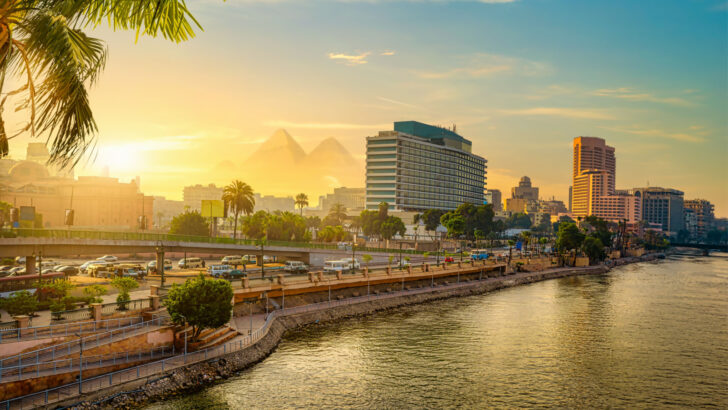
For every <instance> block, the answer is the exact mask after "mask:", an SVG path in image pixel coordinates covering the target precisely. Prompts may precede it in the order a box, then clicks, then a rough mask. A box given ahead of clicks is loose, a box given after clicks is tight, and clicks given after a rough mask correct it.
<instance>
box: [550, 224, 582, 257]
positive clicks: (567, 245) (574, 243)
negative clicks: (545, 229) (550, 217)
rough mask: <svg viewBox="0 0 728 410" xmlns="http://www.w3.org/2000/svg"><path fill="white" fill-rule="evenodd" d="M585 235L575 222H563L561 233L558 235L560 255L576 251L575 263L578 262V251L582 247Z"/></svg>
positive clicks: (557, 243)
mask: <svg viewBox="0 0 728 410" xmlns="http://www.w3.org/2000/svg"><path fill="white" fill-rule="evenodd" d="M584 238H585V235H584V234H583V233H582V232H581V231H580V230H579V228H578V227H577V226H576V224H575V223H573V222H562V223H560V224H559V232H558V233H557V234H556V249H558V251H559V253H560V254H562V255H563V254H566V253H568V252H569V251H572V250H573V251H574V261H575V262H576V250H577V249H579V248H580V247H581V244H582V243H583V242H584Z"/></svg>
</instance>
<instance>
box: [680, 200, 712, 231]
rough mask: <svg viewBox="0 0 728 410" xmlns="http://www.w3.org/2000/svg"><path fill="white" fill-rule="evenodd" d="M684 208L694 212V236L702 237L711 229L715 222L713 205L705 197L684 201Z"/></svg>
mask: <svg viewBox="0 0 728 410" xmlns="http://www.w3.org/2000/svg"><path fill="white" fill-rule="evenodd" d="M684 205H685V209H690V210H692V212H693V213H694V215H695V216H694V220H695V228H694V229H693V231H694V235H693V237H694V238H704V237H705V236H706V235H707V234H708V232H709V231H710V230H711V229H713V225H714V223H715V215H714V210H715V207H714V206H713V204H711V203H710V201H706V200H705V199H690V200H687V201H685V202H684Z"/></svg>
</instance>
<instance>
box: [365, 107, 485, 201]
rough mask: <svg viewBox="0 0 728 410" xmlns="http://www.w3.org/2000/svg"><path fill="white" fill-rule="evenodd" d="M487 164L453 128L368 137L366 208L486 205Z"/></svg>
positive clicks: (413, 127)
mask: <svg viewBox="0 0 728 410" xmlns="http://www.w3.org/2000/svg"><path fill="white" fill-rule="evenodd" d="M486 164H487V160H486V159H485V158H483V157H480V156H477V155H475V154H473V153H472V143H471V142H470V141H469V140H467V139H465V138H463V137H462V136H460V135H459V134H458V133H457V132H456V131H455V127H454V126H453V129H447V128H442V127H435V126H432V125H427V124H423V123H421V122H417V121H400V122H395V123H394V130H393V131H380V132H379V134H378V135H376V136H373V137H367V172H366V184H367V186H366V189H367V194H366V208H367V209H377V206H378V204H379V203H381V202H386V203H388V204H389V206H390V209H397V210H404V211H422V210H426V209H443V210H452V209H455V208H457V207H458V206H459V205H460V204H463V203H466V202H468V203H472V204H476V205H481V204H483V202H484V200H485V187H486V168H487V165H486Z"/></svg>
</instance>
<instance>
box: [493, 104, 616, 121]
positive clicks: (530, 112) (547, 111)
mask: <svg viewBox="0 0 728 410" xmlns="http://www.w3.org/2000/svg"><path fill="white" fill-rule="evenodd" d="M498 112H499V113H501V114H504V115H521V116H548V117H563V118H583V119H590V120H613V119H614V117H613V116H612V115H610V114H608V113H606V112H604V111H603V110H592V109H580V108H560V107H535V108H525V109H519V110H498Z"/></svg>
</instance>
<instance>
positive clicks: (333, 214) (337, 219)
mask: <svg viewBox="0 0 728 410" xmlns="http://www.w3.org/2000/svg"><path fill="white" fill-rule="evenodd" d="M345 219H346V207H345V206H344V205H342V204H339V203H336V204H334V205H332V206H331V209H330V210H329V214H328V215H326V218H324V221H323V225H324V226H327V225H331V226H336V225H343V224H344V220H345Z"/></svg>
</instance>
